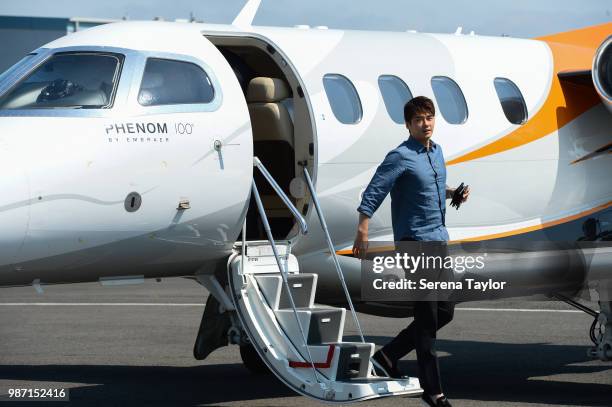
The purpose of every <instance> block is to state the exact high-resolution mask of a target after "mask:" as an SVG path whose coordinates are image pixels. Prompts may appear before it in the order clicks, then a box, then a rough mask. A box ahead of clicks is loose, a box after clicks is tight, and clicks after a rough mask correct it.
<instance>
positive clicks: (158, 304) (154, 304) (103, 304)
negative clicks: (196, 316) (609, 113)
mask: <svg viewBox="0 0 612 407" xmlns="http://www.w3.org/2000/svg"><path fill="white" fill-rule="evenodd" d="M0 306H10V307H14V306H36V307H42V306H94V307H203V306H204V304H199V303H168V302H4V303H0ZM455 309H456V310H458V311H486V312H556V313H565V314H578V313H582V311H578V310H567V309H529V308H468V307H461V308H455Z"/></svg>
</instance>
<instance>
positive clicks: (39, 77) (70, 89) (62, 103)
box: [0, 53, 123, 109]
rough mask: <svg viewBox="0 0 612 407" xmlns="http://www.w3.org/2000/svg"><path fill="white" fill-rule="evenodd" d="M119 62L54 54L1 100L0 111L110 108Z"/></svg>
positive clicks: (84, 55) (110, 58)
mask: <svg viewBox="0 0 612 407" xmlns="http://www.w3.org/2000/svg"><path fill="white" fill-rule="evenodd" d="M122 62H123V56H122V55H118V54H103V53H58V54H55V55H53V56H52V57H51V58H49V59H48V60H47V61H46V62H44V63H43V64H41V65H40V66H39V67H38V68H37V69H36V70H35V71H34V72H32V73H31V74H30V75H28V76H27V77H25V78H24V79H22V80H21V81H20V82H19V83H18V84H17V85H16V86H14V87H13V89H11V90H10V91H9V92H7V93H6V94H5V95H4V96H3V97H2V98H0V109H43V108H72V109H104V108H110V107H111V106H112V102H113V98H114V94H115V90H116V87H117V83H118V81H119V74H120V70H121V64H122Z"/></svg>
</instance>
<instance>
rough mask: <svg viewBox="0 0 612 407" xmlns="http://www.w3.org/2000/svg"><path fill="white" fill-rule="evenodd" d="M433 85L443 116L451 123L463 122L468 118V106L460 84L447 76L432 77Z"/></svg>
mask: <svg viewBox="0 0 612 407" xmlns="http://www.w3.org/2000/svg"><path fill="white" fill-rule="evenodd" d="M431 87H432V89H433V92H434V95H435V96H436V101H437V102H438V107H439V109H440V113H442V117H444V119H445V120H446V121H447V122H449V123H450V124H463V123H465V121H466V120H467V118H468V108H467V104H466V103H465V97H464V96H463V92H461V89H460V88H459V85H457V83H456V82H455V81H454V80H452V79H451V78H447V77H446V76H434V77H433V78H431Z"/></svg>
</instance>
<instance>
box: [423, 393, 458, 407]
mask: <svg viewBox="0 0 612 407" xmlns="http://www.w3.org/2000/svg"><path fill="white" fill-rule="evenodd" d="M421 400H423V403H425V405H427V406H429V407H453V406H452V405H451V403H450V402H449V401H448V399H447V398H446V396H442V397H439V398H438V399H436V402H435V403H434V402H433V400H432V399H431V397H429V396H428V395H427V394H425V393H423V395H422V396H421Z"/></svg>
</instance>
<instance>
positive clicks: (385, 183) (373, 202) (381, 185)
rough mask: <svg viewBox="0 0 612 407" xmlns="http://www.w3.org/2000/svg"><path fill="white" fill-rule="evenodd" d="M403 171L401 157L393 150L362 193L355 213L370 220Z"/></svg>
mask: <svg viewBox="0 0 612 407" xmlns="http://www.w3.org/2000/svg"><path fill="white" fill-rule="evenodd" d="M404 170H405V168H404V165H403V157H402V155H401V154H400V153H399V152H397V151H395V150H394V151H391V152H390V153H389V154H387V156H386V157H385V159H384V160H383V162H382V163H381V164H380V165H379V166H378V168H377V169H376V172H375V173H374V176H373V177H372V180H371V181H370V183H369V184H368V186H367V188H366V189H365V191H364V192H363V197H362V199H361V205H359V207H358V208H357V211H359V212H361V213H363V214H364V215H366V216H367V217H368V218H371V217H372V215H373V214H374V212H376V210H377V209H378V207H379V206H380V205H381V204H382V202H383V201H384V200H385V197H386V196H387V194H388V193H389V191H390V190H391V188H392V187H393V184H394V183H395V180H396V179H397V178H398V177H399V176H400V175H402V173H403V172H404Z"/></svg>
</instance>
